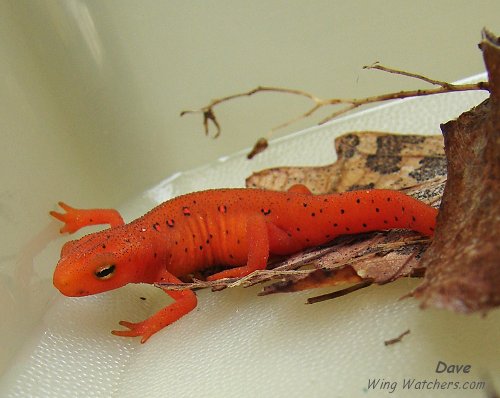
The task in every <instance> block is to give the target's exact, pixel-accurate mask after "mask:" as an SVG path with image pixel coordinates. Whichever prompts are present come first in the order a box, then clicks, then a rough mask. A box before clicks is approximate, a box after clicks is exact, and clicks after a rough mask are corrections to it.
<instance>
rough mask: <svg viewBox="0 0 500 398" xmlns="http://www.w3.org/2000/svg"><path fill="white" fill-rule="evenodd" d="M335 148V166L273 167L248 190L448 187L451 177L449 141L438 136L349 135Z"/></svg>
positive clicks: (252, 179) (256, 175) (251, 182)
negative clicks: (448, 171)
mask: <svg viewBox="0 0 500 398" xmlns="http://www.w3.org/2000/svg"><path fill="white" fill-rule="evenodd" d="M335 150H336V152H337V156H338V160H337V161H336V162H335V163H333V164H331V165H327V166H319V167H277V168H272V169H267V170H263V171H260V172H258V173H254V174H252V175H251V176H250V177H248V178H247V180H246V186H247V187H249V188H263V189H271V190H275V191H284V190H287V189H288V188H289V187H290V186H292V185H294V184H298V183H300V184H304V185H306V186H307V187H308V188H309V189H310V190H311V192H313V193H314V194H322V193H334V192H344V191H353V190H356V189H370V188H387V189H402V188H405V187H415V186H418V185H420V184H422V183H428V182H429V181H431V180H436V181H438V180H439V181H440V182H441V183H442V184H444V180H445V177H446V158H445V155H444V151H443V137H441V136H438V135H436V136H423V135H397V134H386V133H376V132H358V133H349V134H345V135H342V136H340V137H338V138H337V139H336V140H335ZM443 187H444V185H443ZM417 189H418V188H417ZM437 196H439V195H437Z"/></svg>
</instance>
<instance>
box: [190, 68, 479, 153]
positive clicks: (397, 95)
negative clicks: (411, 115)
mask: <svg viewBox="0 0 500 398" xmlns="http://www.w3.org/2000/svg"><path fill="white" fill-rule="evenodd" d="M363 69H377V70H381V71H383V72H387V73H392V74H397V75H402V76H406V77H410V78H413V79H418V80H422V81H424V82H426V83H430V84H433V85H436V86H439V87H436V88H431V89H420V90H407V91H398V92H393V93H387V94H381V95H375V96H370V97H364V98H329V99H321V98H319V97H317V96H315V95H314V94H311V93H308V92H306V91H302V90H297V89H290V88H284V87H272V86H258V87H256V88H254V89H252V90H249V91H245V92H242V93H237V94H233V95H228V96H226V97H222V98H217V99H214V100H212V101H211V102H210V103H209V104H208V105H206V106H204V107H202V108H200V109H191V110H184V111H182V112H181V116H184V115H187V114H195V113H196V114H198V113H199V114H202V115H203V127H204V131H205V135H207V136H210V135H211V134H210V130H211V129H210V125H211V124H212V125H213V126H214V127H215V133H214V134H212V137H213V138H217V137H218V136H219V135H220V133H221V130H222V128H221V125H220V123H219V121H218V120H217V117H216V116H215V112H214V108H215V107H216V106H218V105H221V104H223V103H224V102H228V101H231V100H234V99H237V98H242V97H250V96H252V95H254V94H257V93H261V92H273V93H281V94H292V95H298V96H301V97H305V98H307V99H309V100H310V101H311V102H312V103H313V105H312V106H311V107H310V108H309V109H308V110H307V111H306V112H304V113H302V114H300V115H298V116H295V117H293V118H291V119H289V120H287V121H285V122H283V123H280V124H278V125H276V126H275V127H273V128H271V129H270V130H269V131H268V133H267V138H260V139H259V140H258V142H257V143H256V144H255V145H254V148H253V150H252V151H251V152H250V153H249V154H248V158H252V157H253V156H255V155H256V154H257V153H259V152H262V151H263V150H264V149H265V148H266V147H267V139H268V138H270V137H271V135H272V134H273V133H275V132H276V131H278V130H281V129H284V128H286V127H288V126H290V125H291V124H293V123H297V122H298V121H300V120H303V119H307V118H308V117H310V116H312V115H313V114H314V113H316V112H317V111H318V110H319V109H321V108H325V107H329V106H338V105H344V106H343V107H341V108H340V109H337V110H335V111H334V112H332V113H331V114H330V115H328V116H327V117H325V118H324V119H322V120H320V121H319V124H323V123H326V122H328V121H330V120H332V119H334V118H336V117H338V116H340V115H342V114H345V113H347V112H350V111H352V110H354V109H356V108H359V107H360V106H363V105H367V104H372V103H376V102H382V101H388V100H394V99H403V98H410V97H422V96H427V95H434V94H443V93H449V92H455V91H473V90H489V83H488V82H485V81H483V82H478V83H470V84H451V83H447V82H444V81H440V80H435V79H430V78H428V77H425V76H423V75H419V74H417V73H411V72H405V71H401V70H398V69H394V68H389V67H386V66H383V65H380V64H379V63H378V62H376V63H374V64H372V65H367V66H364V67H363Z"/></svg>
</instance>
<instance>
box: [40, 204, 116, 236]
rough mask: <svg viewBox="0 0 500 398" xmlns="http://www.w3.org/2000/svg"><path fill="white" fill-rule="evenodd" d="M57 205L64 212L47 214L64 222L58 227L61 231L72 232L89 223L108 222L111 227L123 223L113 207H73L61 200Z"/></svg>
mask: <svg viewBox="0 0 500 398" xmlns="http://www.w3.org/2000/svg"><path fill="white" fill-rule="evenodd" d="M59 206H61V207H62V209H63V210H64V211H65V212H66V213H59V212H57V211H51V212H50V213H49V214H50V215H51V216H52V217H54V218H57V219H58V220H59V221H62V222H63V223H64V225H63V227H62V228H61V229H60V232H61V233H65V232H68V233H70V234H72V233H73V232H76V231H78V230H79V229H80V228H83V227H87V226H89V225H100V224H109V225H110V226H111V227H118V226H120V225H123V224H125V223H124V222H123V218H122V216H121V215H120V213H118V211H117V210H115V209H75V208H74V207H71V206H68V205H67V204H66V203H63V202H59Z"/></svg>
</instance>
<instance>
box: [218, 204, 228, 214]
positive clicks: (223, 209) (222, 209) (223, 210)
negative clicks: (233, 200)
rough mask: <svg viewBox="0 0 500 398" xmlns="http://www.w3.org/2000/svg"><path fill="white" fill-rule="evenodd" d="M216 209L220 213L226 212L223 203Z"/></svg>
mask: <svg viewBox="0 0 500 398" xmlns="http://www.w3.org/2000/svg"><path fill="white" fill-rule="evenodd" d="M218 210H219V212H220V213H222V214H225V213H226V212H227V207H226V206H225V205H220V206H219V207H218Z"/></svg>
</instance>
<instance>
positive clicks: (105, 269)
mask: <svg viewBox="0 0 500 398" xmlns="http://www.w3.org/2000/svg"><path fill="white" fill-rule="evenodd" d="M115 269H116V266H115V265H114V264H106V265H101V266H100V267H98V268H97V269H96V270H95V271H94V274H95V276H97V277H98V278H99V279H101V280H106V279H109V278H111V277H112V276H113V274H114V272H115Z"/></svg>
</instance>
